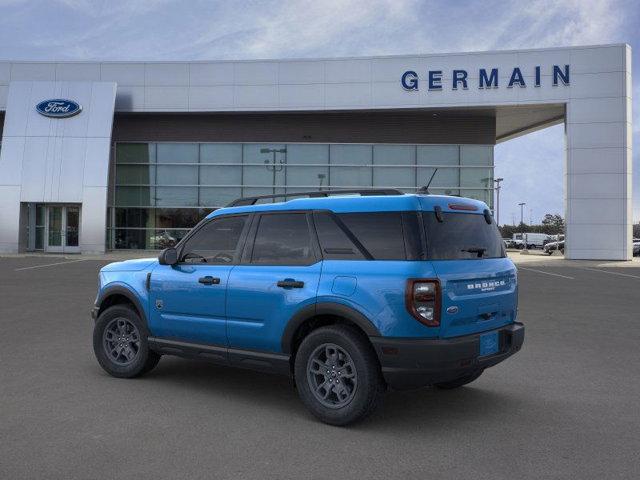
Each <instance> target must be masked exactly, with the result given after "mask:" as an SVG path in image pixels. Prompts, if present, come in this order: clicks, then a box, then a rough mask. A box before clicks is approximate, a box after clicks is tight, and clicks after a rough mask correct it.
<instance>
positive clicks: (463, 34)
mask: <svg viewBox="0 0 640 480" xmlns="http://www.w3.org/2000/svg"><path fill="white" fill-rule="evenodd" d="M638 25H640V9H639V8H638V4H637V0H564V1H563V2H558V1H557V0H527V1H526V2H513V1H499V0H483V1H481V2H479V1H475V0H467V1H456V2H451V1H448V0H441V1H425V0H364V1H356V0H324V1H318V0H315V1H309V0H304V1H295V0H287V1H280V0H268V1H252V0H236V1H233V2H230V1H211V0H190V1H188V2H186V1H183V0H128V1H124V0H101V1H91V0H56V1H44V0H43V1H26V0H0V58H4V59H38V60H51V59H56V60H65V59H68V60H89V59H103V60H109V59H111V60H114V59H115V60H208V59H257V58H295V57H335V56H361V55H363V56H364V55H393V54H411V53H432V52H439V53H441V52H457V51H479V50H498V49H519V48H535V47H551V46H566V45H581V44H599V43H619V42H630V43H637V41H638V39H640V32H639V30H638ZM634 64H635V65H640V61H636V62H635V63H634ZM634 70H635V71H634V74H635V77H634V78H635V79H636V80H635V83H634V93H635V98H636V99H637V98H640V88H639V83H638V81H639V80H640V70H639V68H638V67H637V66H636V67H635V68H634ZM639 112H640V108H636V109H635V114H634V115H635V126H634V137H635V140H636V142H635V143H636V145H640V141H639V140H640V116H639ZM557 132H558V128H555V129H550V130H545V131H542V132H538V133H536V134H533V135H531V136H527V137H524V138H522V139H518V140H514V141H512V142H513V143H508V144H505V145H504V146H498V147H497V148H496V156H495V162H496V168H497V171H499V172H505V173H504V176H507V175H508V177H509V178H510V180H509V182H506V181H505V187H504V190H503V198H505V199H508V198H509V195H511V194H513V195H515V196H522V195H525V196H527V197H528V198H532V199H535V198H538V199H539V200H535V201H534V200H532V202H533V203H537V204H538V205H539V208H540V210H544V211H540V212H534V214H535V215H536V216H539V215H542V214H543V213H546V211H547V210H549V211H562V210H563V205H562V188H563V186H562V185H558V182H556V178H557V176H558V175H560V173H559V172H560V170H558V168H561V167H562V165H563V163H564V152H563V151H562V147H563V142H564V140H563V137H562V136H561V135H558V134H557ZM539 151H547V152H548V155H546V156H541V155H537V152H539ZM636 152H637V153H636V154H635V155H634V164H635V166H636V169H635V170H636V171H638V172H639V173H640V150H639V149H638V147H636ZM525 158H535V161H533V160H531V161H529V162H524V163H523V162H522V159H525ZM514 162H516V163H514ZM513 165H518V167H519V168H513ZM501 175H502V173H501ZM639 178H640V176H639V175H638V174H636V176H635V177H634V185H635V186H636V190H637V191H639V193H640V186H639V183H640V182H639V181H638V179H639ZM515 188H518V190H512V189H515ZM558 189H560V190H558ZM558 191H559V192H560V195H558ZM510 192H511V193H510ZM551 199H554V200H551ZM635 213H636V218H640V194H636V195H635ZM507 219H508V218H507Z"/></svg>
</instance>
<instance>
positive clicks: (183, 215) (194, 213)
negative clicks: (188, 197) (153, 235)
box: [155, 208, 211, 228]
mask: <svg viewBox="0 0 640 480" xmlns="http://www.w3.org/2000/svg"><path fill="white" fill-rule="evenodd" d="M209 213H211V210H209V209H202V208H156V209H155V221H156V227H157V228H193V227H195V226H196V225H197V224H198V222H200V220H202V219H203V218H204V217H206V216H207V215H208V214H209Z"/></svg>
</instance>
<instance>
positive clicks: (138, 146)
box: [116, 143, 156, 163]
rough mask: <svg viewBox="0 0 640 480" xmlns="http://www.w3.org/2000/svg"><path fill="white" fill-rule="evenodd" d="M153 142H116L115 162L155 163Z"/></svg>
mask: <svg viewBox="0 0 640 480" xmlns="http://www.w3.org/2000/svg"><path fill="white" fill-rule="evenodd" d="M155 156H156V144H155V143H118V144H116V163H155Z"/></svg>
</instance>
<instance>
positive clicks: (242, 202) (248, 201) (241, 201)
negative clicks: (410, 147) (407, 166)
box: [227, 188, 404, 207]
mask: <svg viewBox="0 0 640 480" xmlns="http://www.w3.org/2000/svg"><path fill="white" fill-rule="evenodd" d="M341 194H359V195H360V196H363V197H365V196H371V195H404V192H401V191H400V190H397V189H395V188H369V189H356V190H340V189H334V190H316V191H313V192H292V193H280V194H277V195H258V196H255V197H242V198H236V199H235V200H234V201H232V202H231V203H229V204H228V205H227V207H241V206H247V205H255V204H256V202H258V200H265V199H269V198H273V199H275V198H287V197H309V198H322V197H328V196H330V195H341Z"/></svg>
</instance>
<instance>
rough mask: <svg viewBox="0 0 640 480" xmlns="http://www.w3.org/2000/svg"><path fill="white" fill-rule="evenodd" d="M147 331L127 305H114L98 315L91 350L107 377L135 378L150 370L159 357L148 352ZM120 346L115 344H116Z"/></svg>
mask: <svg viewBox="0 0 640 480" xmlns="http://www.w3.org/2000/svg"><path fill="white" fill-rule="evenodd" d="M148 336H149V331H148V329H147V326H146V325H145V323H144V322H143V321H142V319H141V318H140V316H139V315H138V313H137V312H136V311H135V310H134V309H133V308H132V307H130V306H128V305H114V306H112V307H109V308H107V309H106V310H105V311H104V312H102V313H101V314H100V316H99V317H98V320H97V321H96V324H95V326H94V328H93V351H94V353H95V355H96V358H97V359H98V363H99V364H100V366H101V367H102V368H103V369H104V371H106V372H107V373H108V374H109V375H111V376H114V377H118V378H134V377H138V376H140V375H144V374H145V373H147V372H149V371H151V370H152V369H153V368H154V367H155V366H156V365H157V364H158V362H159V361H160V355H159V354H158V353H156V352H154V351H152V350H150V349H149V343H148V341H147V337H148ZM120 340H122V343H120V344H118V341H120Z"/></svg>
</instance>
